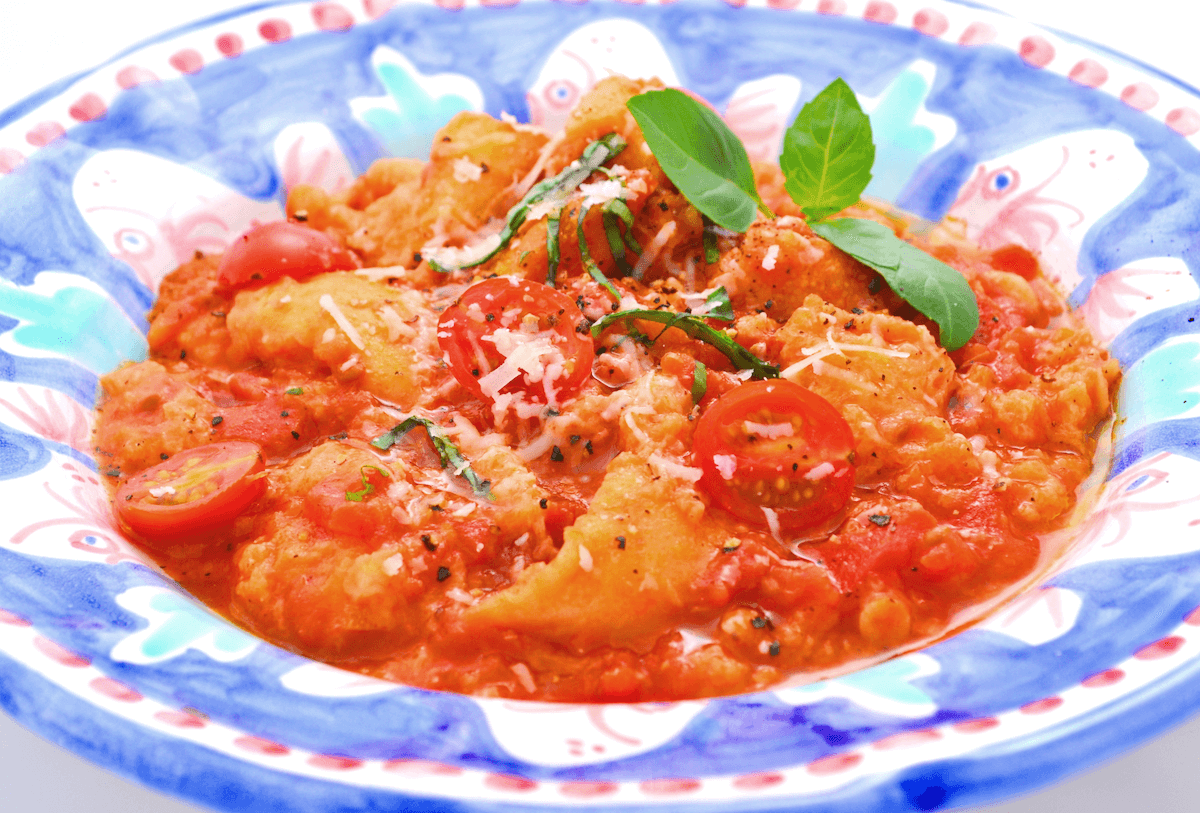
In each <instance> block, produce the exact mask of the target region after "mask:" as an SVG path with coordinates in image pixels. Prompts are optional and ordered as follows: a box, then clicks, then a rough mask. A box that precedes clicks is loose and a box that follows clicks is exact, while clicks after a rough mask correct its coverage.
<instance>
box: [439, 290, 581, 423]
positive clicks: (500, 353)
mask: <svg viewBox="0 0 1200 813" xmlns="http://www.w3.org/2000/svg"><path fill="white" fill-rule="evenodd" d="M584 325H585V322H584V318H583V313H582V312H580V310H579V308H578V307H577V306H576V305H575V303H574V302H572V301H571V299H570V297H568V296H567V295H566V294H564V293H562V292H561V291H557V290H555V289H554V288H551V287H549V286H547V285H542V284H541V283H539V282H530V281H529V280H526V279H520V278H517V277H493V278H491V279H485V280H484V281H483V282H478V283H476V284H474V285H472V286H471V287H470V288H468V289H467V290H466V291H464V292H463V294H462V296H461V297H459V299H458V301H457V302H455V303H454V304H453V305H451V306H450V307H449V308H446V310H445V311H444V312H443V313H442V318H441V319H440V320H439V321H438V344H439V345H440V346H441V348H442V351H443V352H444V353H446V355H447V357H448V358H449V360H450V372H451V373H453V374H454V377H455V378H457V379H458V381H459V383H461V384H462V385H463V386H464V387H466V388H467V390H469V391H470V392H471V393H473V394H474V395H476V396H478V397H480V398H483V399H485V400H489V401H496V402H502V401H503V400H505V396H509V395H515V394H518V393H524V394H525V396H526V397H527V398H528V399H529V401H531V402H535V403H539V404H550V405H552V406H553V405H556V404H559V403H562V401H563V400H564V399H565V398H568V397H570V396H572V395H574V394H575V393H577V392H578V391H579V388H580V387H582V386H583V382H584V381H585V380H586V379H587V377H588V375H589V374H590V373H591V371H592V353H593V351H592V340H591V336H590V335H589V334H588V332H587V330H586V328H585V327H584ZM581 331H582V332H581Z"/></svg>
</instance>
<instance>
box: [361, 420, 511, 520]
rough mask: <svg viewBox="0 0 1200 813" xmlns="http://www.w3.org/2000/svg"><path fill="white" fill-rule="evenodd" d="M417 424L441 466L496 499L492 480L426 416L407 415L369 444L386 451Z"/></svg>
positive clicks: (473, 489) (482, 495)
mask: <svg viewBox="0 0 1200 813" xmlns="http://www.w3.org/2000/svg"><path fill="white" fill-rule="evenodd" d="M418 426H423V427H425V432H426V434H428V435H429V442H430V443H432V444H433V450H434V451H435V452H437V455H438V459H439V460H441V462H442V468H444V469H451V470H452V471H453V472H454V473H455V474H457V475H458V476H460V477H462V478H463V479H464V480H466V481H467V483H468V484H469V485H470V486H471V490H472V491H474V492H475V494H477V495H478V496H480V497H483V498H484V499H488V500H495V499H496V496H495V495H494V494H492V482H491V481H490V480H484V479H483V478H482V477H480V476H479V475H478V474H477V473H476V472H475V470H474V469H472V468H471V464H470V463H469V462H468V461H467V459H466V458H465V457H463V455H462V452H460V451H459V450H458V447H457V446H455V445H454V441H452V440H450V438H448V437H446V435H445V433H444V432H442V430H441V429H439V428H438V425H437V424H435V423H434V422H433V421H431V420H429V419H427V418H422V417H420V416H417V415H412V416H410V417H407V418H405V419H404V420H403V421H401V422H400V423H398V424H396V425H395V426H394V427H392V429H391V431H389V432H387V433H385V434H383V435H380V436H379V437H377V438H375V440H373V441H371V445H372V446H374V447H375V448H376V449H380V450H382V451H385V452H386V451H387V450H388V449H390V448H392V447H393V446H395V445H396V444H397V443H399V442H400V439H401V438H402V437H404V436H405V435H407V434H408V433H409V432H410V431H411V430H413V429H416V428H417V427H418Z"/></svg>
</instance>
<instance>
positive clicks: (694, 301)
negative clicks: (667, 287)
mask: <svg viewBox="0 0 1200 813" xmlns="http://www.w3.org/2000/svg"><path fill="white" fill-rule="evenodd" d="M691 259H692V258H690V257H689V258H688V260H689V261H691ZM716 291H717V289H716V288H705V289H704V290H703V291H697V292H696V293H694V294H684V295H683V303H684V304H685V305H687V309H688V310H689V311H691V312H692V315H693V316H704V315H706V314H707V313H708V312H709V311H711V310H712V309H713V308H715V307H716V306H717V303H715V302H709V301H708V298H709V297H710V296H712V295H713V294H714V293H716Z"/></svg>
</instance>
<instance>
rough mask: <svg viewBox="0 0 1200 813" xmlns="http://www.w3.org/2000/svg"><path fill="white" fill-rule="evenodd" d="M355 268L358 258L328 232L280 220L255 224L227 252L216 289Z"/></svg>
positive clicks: (261, 283)
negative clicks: (259, 224)
mask: <svg viewBox="0 0 1200 813" xmlns="http://www.w3.org/2000/svg"><path fill="white" fill-rule="evenodd" d="M355 268H358V260H356V259H355V257H354V255H353V254H351V253H350V252H349V251H347V250H346V249H344V248H342V246H340V245H339V244H338V243H337V241H336V240H334V239H333V238H332V237H330V236H329V235H327V234H325V233H324V232H320V231H317V230H316V229H310V228H309V227H308V226H303V225H301V224H299V223H292V222H290V221H287V220H277V221H274V222H272V223H264V224H263V225H261V226H255V227H254V228H252V229H251V230H250V231H248V232H246V233H245V234H243V235H242V236H241V237H239V238H238V239H237V240H235V241H234V242H233V245H231V246H230V247H229V248H228V249H227V250H226V251H225V255H224V256H223V257H222V258H221V264H220V265H219V266H218V267H217V288H218V289H226V290H228V289H232V288H247V287H250V286H258V285H265V284H267V283H268V282H274V281H275V280H277V279H279V278H281V277H292V278H293V279H303V278H304V277H309V276H312V275H313V274H320V273H324V272H326V271H351V270H353V269H355Z"/></svg>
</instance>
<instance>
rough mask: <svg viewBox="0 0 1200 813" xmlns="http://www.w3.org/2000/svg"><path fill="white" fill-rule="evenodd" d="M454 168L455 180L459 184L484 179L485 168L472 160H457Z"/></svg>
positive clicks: (453, 165)
mask: <svg viewBox="0 0 1200 813" xmlns="http://www.w3.org/2000/svg"><path fill="white" fill-rule="evenodd" d="M452 167H453V169H454V180H456V181H458V182H459V183H473V182H474V181H478V180H479V179H480V178H482V177H483V167H481V166H479V165H478V164H476V163H474V162H473V161H471V159H470V158H463V157H459V158H455V159H454V163H453V164H452Z"/></svg>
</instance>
